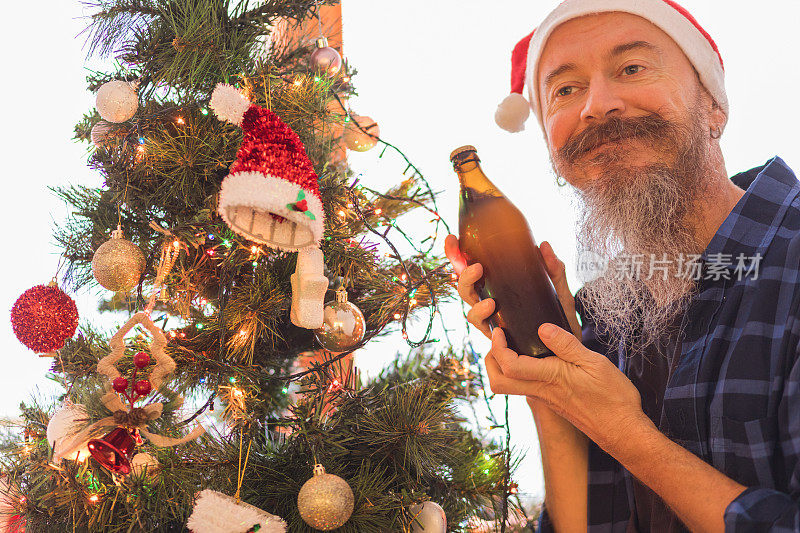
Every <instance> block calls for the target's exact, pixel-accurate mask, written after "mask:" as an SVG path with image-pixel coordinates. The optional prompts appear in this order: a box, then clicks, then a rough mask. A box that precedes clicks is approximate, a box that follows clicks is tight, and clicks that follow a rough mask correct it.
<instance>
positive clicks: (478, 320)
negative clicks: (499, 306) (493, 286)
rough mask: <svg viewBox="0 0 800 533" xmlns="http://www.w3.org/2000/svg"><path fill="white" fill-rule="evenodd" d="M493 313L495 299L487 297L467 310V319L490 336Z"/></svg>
mask: <svg viewBox="0 0 800 533" xmlns="http://www.w3.org/2000/svg"><path fill="white" fill-rule="evenodd" d="M492 313H494V300H493V299H491V298H487V299H485V300H481V301H480V302H478V303H476V304H475V305H473V306H472V308H471V309H470V310H469V311H467V321H468V322H469V323H470V324H472V325H473V326H475V327H476V328H478V329H479V330H481V332H483V334H484V335H486V336H487V337H489V336H491V333H490V332H491V328H490V327H489V317H490V316H492Z"/></svg>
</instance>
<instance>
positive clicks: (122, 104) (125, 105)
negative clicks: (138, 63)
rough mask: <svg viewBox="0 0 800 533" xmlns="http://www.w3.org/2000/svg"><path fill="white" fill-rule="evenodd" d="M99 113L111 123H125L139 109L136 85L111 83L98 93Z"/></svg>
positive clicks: (119, 82) (104, 85) (125, 82)
mask: <svg viewBox="0 0 800 533" xmlns="http://www.w3.org/2000/svg"><path fill="white" fill-rule="evenodd" d="M96 106H97V112H98V113H100V116H101V117H103V119H105V120H107V121H109V122H125V121H127V120H130V119H131V118H133V115H135V114H136V110H137V109H139V97H138V96H137V95H136V84H135V83H134V84H131V83H128V82H127V81H119V80H116V81H109V82H108V83H104V84H103V85H102V86H101V87H100V89H99V90H98V91H97V101H96Z"/></svg>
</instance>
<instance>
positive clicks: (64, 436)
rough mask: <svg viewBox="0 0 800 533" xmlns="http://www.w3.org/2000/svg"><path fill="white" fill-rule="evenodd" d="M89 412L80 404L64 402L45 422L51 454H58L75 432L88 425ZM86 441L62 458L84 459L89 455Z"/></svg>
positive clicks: (71, 459)
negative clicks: (51, 449) (48, 420)
mask: <svg viewBox="0 0 800 533" xmlns="http://www.w3.org/2000/svg"><path fill="white" fill-rule="evenodd" d="M88 420H89V414H88V413H87V412H86V407H85V406H84V405H81V404H73V403H69V402H68V403H65V404H64V406H63V407H61V409H59V410H58V411H56V412H55V413H54V414H53V416H52V417H50V422H49V423H48V424H47V442H48V444H50V446H51V447H52V448H53V455H59V454H60V453H61V452H62V451H63V448H64V445H65V444H68V443H69V441H71V440H72V439H73V438H74V437H75V435H76V434H77V433H79V432H80V431H81V430H82V429H84V428H85V427H86V426H87V425H88ZM88 442H89V439H87V440H86V442H84V443H82V444H81V446H79V447H78V448H77V449H75V450H74V451H72V452H70V453H68V454H67V455H65V456H64V457H63V458H64V459H69V460H70V461H85V460H86V459H87V458H88V457H89V448H87V447H86V444H87V443H88Z"/></svg>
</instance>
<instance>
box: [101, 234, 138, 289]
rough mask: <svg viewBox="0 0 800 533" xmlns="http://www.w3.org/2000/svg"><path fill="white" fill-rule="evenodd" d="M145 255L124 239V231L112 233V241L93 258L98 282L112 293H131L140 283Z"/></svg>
mask: <svg viewBox="0 0 800 533" xmlns="http://www.w3.org/2000/svg"><path fill="white" fill-rule="evenodd" d="M144 264H145V258H144V253H142V251H141V250H140V249H139V247H138V246H136V245H135V244H133V243H132V242H131V241H128V240H125V239H124V238H123V234H122V229H121V228H119V227H117V229H116V230H114V231H113V232H111V239H110V240H108V241H106V242H104V243H103V244H102V245H100V248H98V249H97V251H96V252H95V253H94V257H93V258H92V272H93V273H94V278H95V279H96V280H97V282H98V283H99V284H100V285H102V286H103V287H105V288H106V289H108V290H110V291H115V292H118V291H129V290H131V289H132V288H134V287H135V286H136V285H138V283H139V279H140V278H141V276H142V272H143V271H144Z"/></svg>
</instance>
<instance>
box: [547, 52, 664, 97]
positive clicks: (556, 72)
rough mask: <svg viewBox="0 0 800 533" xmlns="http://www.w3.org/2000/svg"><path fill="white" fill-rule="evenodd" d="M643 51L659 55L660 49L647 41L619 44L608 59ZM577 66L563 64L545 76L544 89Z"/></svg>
mask: <svg viewBox="0 0 800 533" xmlns="http://www.w3.org/2000/svg"><path fill="white" fill-rule="evenodd" d="M640 48H641V49H645V50H650V51H651V52H655V53H657V54H661V49H660V48H659V47H657V46H656V45H654V44H652V43H648V42H647V41H631V42H629V43H624V44H619V45H617V46H615V47H614V48H613V49H612V50H611V52H610V53H609V54H608V57H610V58H613V57H616V56H618V55H621V54H624V53H625V52H630V51H631V50H636V49H640ZM577 68H578V66H577V65H576V64H575V63H564V64H563V65H561V66H559V67H558V68H556V69H555V70H553V71H552V72H550V74H548V75H547V77H545V79H544V87H545V89H547V88H548V87H549V86H550V85H551V84H552V83H553V80H554V79H555V78H556V77H558V76H560V75H561V74H564V73H565V72H569V71H571V70H576V69H577Z"/></svg>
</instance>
